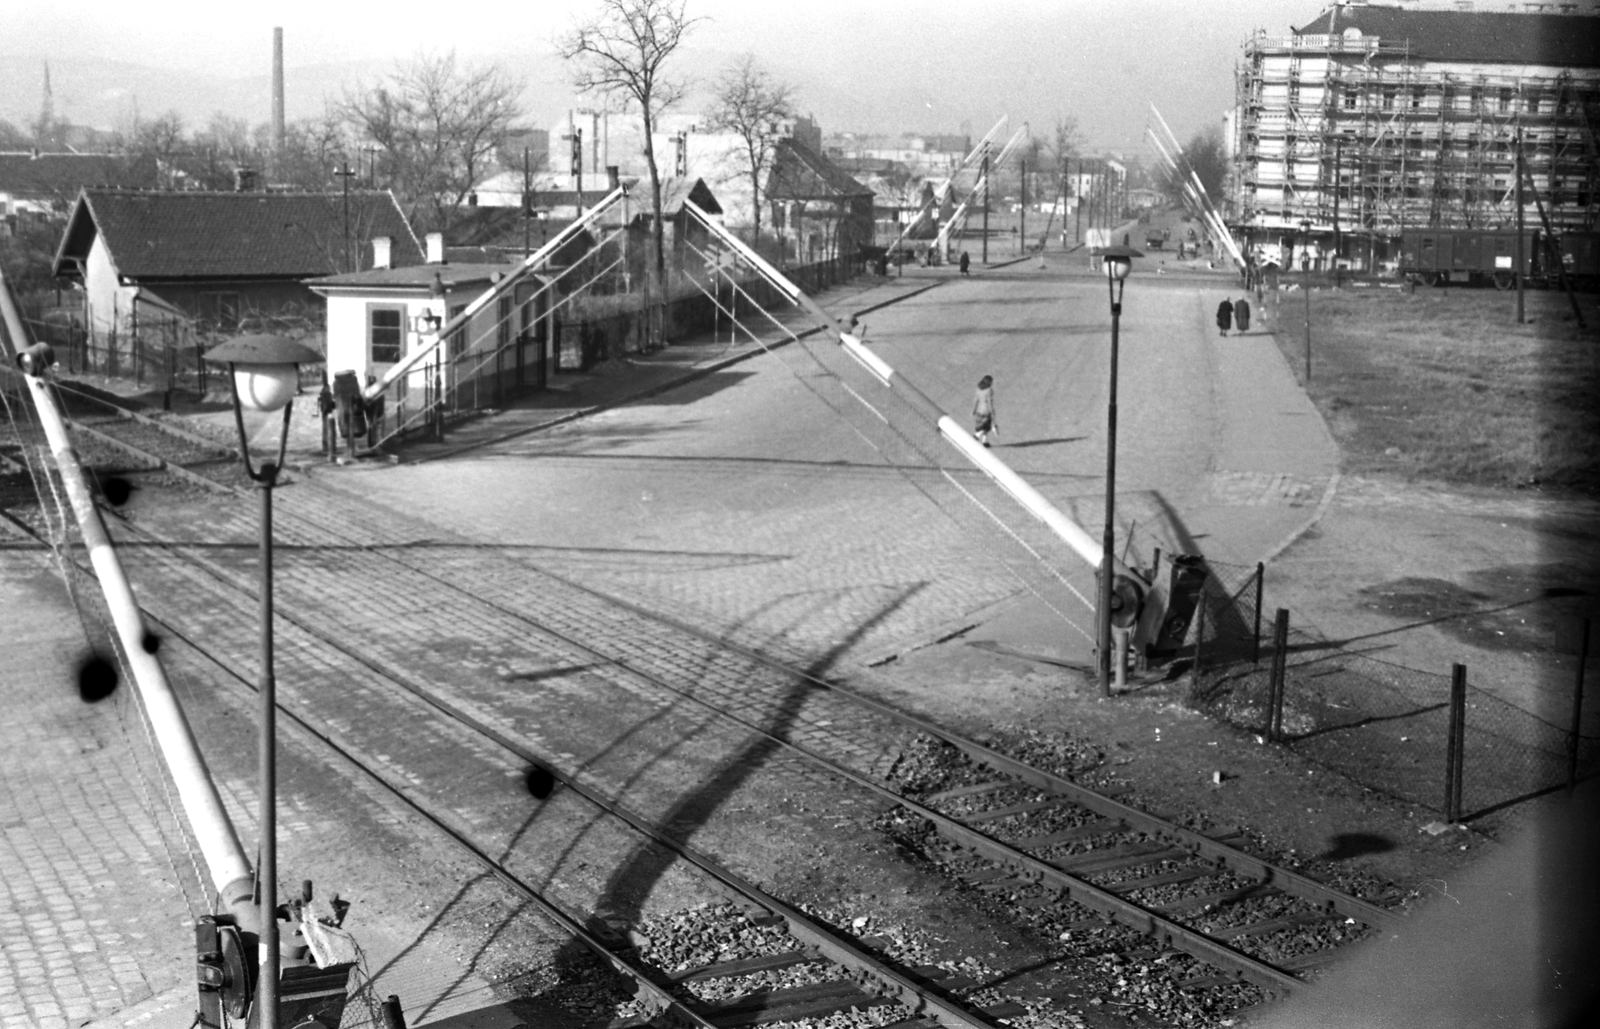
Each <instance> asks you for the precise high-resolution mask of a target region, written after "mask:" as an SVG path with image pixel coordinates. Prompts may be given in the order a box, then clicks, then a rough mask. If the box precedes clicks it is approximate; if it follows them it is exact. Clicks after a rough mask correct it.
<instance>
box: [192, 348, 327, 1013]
mask: <svg viewBox="0 0 1600 1029" xmlns="http://www.w3.org/2000/svg"><path fill="white" fill-rule="evenodd" d="M205 356H206V360H207V361H210V362H213V363H215V364H226V365H227V366H228V386H229V389H230V390H231V391H232V394H233V419H234V424H235V426H237V427H238V430H239V459H240V460H241V461H243V462H244V470H245V474H246V475H248V476H250V479H251V481H253V482H254V483H255V484H256V486H257V488H259V489H260V491H261V667H260V670H259V673H258V675H259V678H258V682H259V692H260V700H261V738H260V741H259V743H260V759H259V760H260V776H261V795H260V805H261V808H260V831H261V857H260V859H259V861H258V863H257V867H256V883H257V886H258V892H259V894H260V898H261V908H260V910H261V916H260V917H261V921H260V925H261V930H260V934H259V936H258V941H259V947H258V951H259V953H260V960H261V970H260V976H259V978H258V979H257V980H256V983H257V987H256V998H255V1004H256V1005H257V1009H258V1010H259V1011H260V1016H259V1017H258V1018H256V1020H255V1024H256V1025H257V1026H258V1027H260V1029H277V1027H278V919H277V910H278V844H277V828H278V823H277V808H276V801H277V773H278V766H277V741H276V736H277V683H276V680H275V679H274V678H273V672H272V488H273V487H274V486H275V485H276V484H277V481H278V471H279V469H281V468H282V467H283V455H284V451H285V450H286V449H287V447H288V445H289V412H290V409H291V407H292V406H293V401H294V396H295V394H296V393H297V392H299V389H300V375H299V366H300V365H302V364H313V363H317V362H320V361H321V360H322V355H321V354H319V353H317V352H316V351H315V350H312V349H311V348H310V347H308V346H305V345H304V344H302V343H299V342H297V341H295V340H292V339H289V338H287V337H285V336H240V337H238V338H236V339H232V340H229V341H228V342H226V343H223V344H221V345H219V346H216V347H212V348H211V350H209V351H207V352H206V355H205ZM247 407H248V408H249V409H250V410H252V411H261V412H265V413H268V414H271V413H272V412H274V411H278V410H280V409H281V410H282V411H283V427H282V429H281V431H280V432H279V435H278V457H277V460H275V461H268V462H265V463H263V464H262V465H261V467H260V468H256V467H253V466H252V465H251V463H250V439H249V437H248V436H247V435H246V434H245V430H244V409H245V408H247Z"/></svg>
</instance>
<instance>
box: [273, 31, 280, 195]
mask: <svg viewBox="0 0 1600 1029" xmlns="http://www.w3.org/2000/svg"><path fill="white" fill-rule="evenodd" d="M282 161H283V29H282V28H275V29H273V30H272V174H273V175H274V176H277V175H281V174H282V167H281V162H282Z"/></svg>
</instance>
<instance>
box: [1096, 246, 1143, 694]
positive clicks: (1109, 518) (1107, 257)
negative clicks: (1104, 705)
mask: <svg viewBox="0 0 1600 1029" xmlns="http://www.w3.org/2000/svg"><path fill="white" fill-rule="evenodd" d="M1099 256H1100V260H1101V264H1102V266H1103V267H1104V269H1105V273H1106V288H1107V291H1108V292H1109V294H1110V297H1111V380H1110V383H1111V385H1110V391H1109V395H1108V397H1107V399H1106V526H1105V536H1104V540H1103V545H1102V547H1101V551H1100V605H1099V606H1100V610H1099V612H1098V617H1097V618H1096V626H1095V628H1096V633H1095V639H1096V648H1097V649H1098V650H1099V654H1098V660H1097V662H1096V663H1097V665H1098V666H1099V674H1100V695H1101V696H1102V697H1109V696H1111V618H1112V614H1113V611H1112V604H1113V602H1114V599H1115V598H1116V594H1115V593H1114V591H1113V590H1112V580H1113V579H1114V578H1115V577H1116V576H1115V575H1114V574H1113V568H1114V562H1115V555H1116V522H1115V517H1116V497H1117V333H1118V329H1119V327H1120V325H1121V322H1122V286H1123V283H1124V282H1125V281H1126V280H1127V278H1128V272H1129V271H1131V270H1132V269H1133V259H1134V258H1135V257H1143V256H1144V254H1143V253H1141V252H1140V251H1138V250H1135V249H1133V248H1132V247H1127V246H1109V247H1104V248H1102V249H1101V250H1100V251H1099Z"/></svg>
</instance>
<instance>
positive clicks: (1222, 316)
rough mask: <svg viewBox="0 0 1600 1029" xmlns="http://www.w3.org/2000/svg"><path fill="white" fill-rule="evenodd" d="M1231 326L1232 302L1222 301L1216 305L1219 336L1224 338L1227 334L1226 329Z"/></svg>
mask: <svg viewBox="0 0 1600 1029" xmlns="http://www.w3.org/2000/svg"><path fill="white" fill-rule="evenodd" d="M1232 324H1233V301H1231V300H1226V299H1225V300H1223V301H1222V303H1220V304H1218V305H1217V328H1219V329H1221V330H1222V332H1221V335H1223V336H1226V335H1227V334H1228V328H1229V326H1231V325H1232Z"/></svg>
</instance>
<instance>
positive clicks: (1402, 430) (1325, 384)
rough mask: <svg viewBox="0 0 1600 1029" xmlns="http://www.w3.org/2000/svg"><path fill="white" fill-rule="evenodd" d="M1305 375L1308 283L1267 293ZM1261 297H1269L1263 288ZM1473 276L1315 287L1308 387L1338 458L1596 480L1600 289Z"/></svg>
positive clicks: (1396, 466) (1514, 482)
mask: <svg viewBox="0 0 1600 1029" xmlns="http://www.w3.org/2000/svg"><path fill="white" fill-rule="evenodd" d="M1277 301H1278V304H1277V308H1278V309H1277V315H1278V318H1277V321H1276V322H1275V323H1274V325H1275V326H1276V329H1277V341H1278V346H1279V347H1280V348H1281V349H1282V351H1283V353H1284V356H1285V357H1287V358H1288V359H1289V364H1290V366H1291V367H1293V368H1294V370H1295V375H1296V376H1297V377H1299V378H1300V379H1301V381H1302V384H1303V383H1304V376H1305V338H1306V337H1305V319H1306V305H1305V296H1304V294H1302V293H1299V292H1289V293H1281V294H1278V296H1277ZM1267 302H1268V304H1269V305H1271V304H1272V303H1273V299H1272V298H1271V297H1269V298H1268V301H1267ZM1578 302H1579V304H1580V306H1581V308H1582V310H1583V316H1584V320H1585V321H1586V322H1587V324H1588V328H1587V329H1586V330H1585V329H1580V328H1578V325H1577V322H1576V321H1575V320H1574V318H1573V315H1572V309H1571V306H1570V305H1569V303H1568V301H1567V297H1566V295H1565V294H1563V293H1557V292H1529V293H1527V294H1526V312H1527V317H1528V321H1527V324H1523V325H1518V324H1516V317H1515V303H1516V299H1515V294H1512V293H1501V292H1497V291H1495V290H1482V289H1472V290H1468V289H1449V290H1441V289H1418V290H1417V291H1416V293H1414V294H1412V293H1408V292H1406V291H1404V290H1395V289H1349V288H1347V289H1344V290H1342V291H1337V292H1335V291H1332V290H1321V291H1318V290H1313V291H1312V293H1311V385H1310V389H1309V392H1310V395H1311V398H1312V400H1313V401H1315V403H1316V405H1317V407H1318V408H1319V409H1320V410H1321V411H1322V415H1323V417H1324V418H1325V419H1327V422H1328V425H1329V427H1330V428H1331V429H1332V430H1333V434H1334V437H1335V438H1336V439H1337V440H1338V442H1339V447H1340V451H1341V453H1342V457H1343V464H1344V469H1345V471H1347V472H1351V473H1355V474H1375V473H1387V474H1398V475H1401V476H1403V477H1405V478H1407V479H1427V480H1435V481H1440V482H1446V483H1451V484H1456V485H1472V486H1491V487H1524V488H1525V487H1532V486H1537V487H1541V488H1553V489H1559V490H1563V491H1574V492H1580V493H1586V494H1595V493H1600V403H1597V399H1600V396H1597V395H1600V303H1597V298H1596V297H1595V296H1594V295H1593V294H1587V295H1582V294H1580V295H1579V297H1578Z"/></svg>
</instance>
